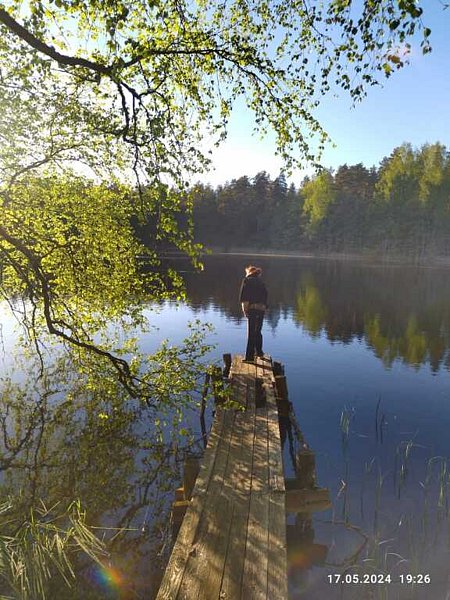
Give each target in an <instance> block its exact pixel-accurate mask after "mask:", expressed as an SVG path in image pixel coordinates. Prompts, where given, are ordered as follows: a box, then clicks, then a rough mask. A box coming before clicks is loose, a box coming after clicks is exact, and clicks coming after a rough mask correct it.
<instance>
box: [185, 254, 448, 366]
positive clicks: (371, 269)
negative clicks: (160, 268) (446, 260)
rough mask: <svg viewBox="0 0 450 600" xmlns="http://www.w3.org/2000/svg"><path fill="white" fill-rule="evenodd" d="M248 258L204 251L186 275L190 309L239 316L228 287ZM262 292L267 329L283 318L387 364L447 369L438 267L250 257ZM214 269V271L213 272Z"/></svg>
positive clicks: (443, 286) (444, 298)
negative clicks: (198, 267) (356, 344)
mask: <svg viewBox="0 0 450 600" xmlns="http://www.w3.org/2000/svg"><path fill="white" fill-rule="evenodd" d="M250 258H252V260H253V261H254V260H255V258H254V257H251V256H249V257H245V256H212V257H207V258H206V259H205V270H204V271H203V272H202V273H198V274H188V275H187V276H186V279H187V295H188V298H189V304H190V306H191V307H192V309H193V310H194V312H199V311H200V310H206V309H208V308H211V307H212V306H214V308H216V309H217V310H219V311H221V312H222V313H224V314H225V315H226V316H227V317H228V318H231V319H233V320H237V321H240V320H241V319H242V315H241V314H240V307H239V303H238V302H237V298H236V291H235V289H234V288H233V286H230V282H233V281H235V282H236V287H237V284H238V282H239V281H240V279H241V277H242V271H243V266H245V265H246V264H247V262H248V261H249V260H250ZM257 260H258V265H260V266H261V267H262V269H263V277H264V280H265V282H266V284H267V287H268V289H269V294H270V296H269V305H270V306H269V312H268V314H267V318H266V322H267V323H268V324H269V326H270V327H271V328H272V329H273V330H275V329H276V328H277V326H278V323H279V322H280V319H285V318H287V317H291V318H292V319H293V321H294V322H295V323H297V324H298V325H299V326H301V327H303V328H304V329H305V330H306V331H307V332H308V333H309V334H310V335H311V336H318V335H320V334H324V335H325V336H326V337H327V339H328V340H329V341H331V342H341V343H344V344H348V343H350V342H352V341H353V340H364V341H365V342H366V344H367V346H368V347H369V348H370V349H372V351H373V352H374V354H375V355H376V356H377V357H378V358H379V359H380V360H382V361H383V363H384V364H385V365H386V366H387V367H390V366H392V364H393V362H394V361H395V360H401V361H403V362H405V363H406V364H409V365H412V366H416V367H419V366H420V365H422V364H425V363H429V364H430V366H431V369H432V370H433V372H437V371H438V370H439V369H440V368H445V369H448V368H449V366H450V355H449V352H448V348H449V346H450V280H449V278H448V276H447V273H448V271H447V270H446V269H445V268H426V267H414V266H405V265H387V266H381V265H374V264H365V263H363V262H362V261H359V262H358V261H353V262H350V261H348V262H345V261H337V260H320V259H316V260H311V259H301V258H286V257H283V258H276V257H267V256H263V257H258V259H257ZM218 273H220V276H218Z"/></svg>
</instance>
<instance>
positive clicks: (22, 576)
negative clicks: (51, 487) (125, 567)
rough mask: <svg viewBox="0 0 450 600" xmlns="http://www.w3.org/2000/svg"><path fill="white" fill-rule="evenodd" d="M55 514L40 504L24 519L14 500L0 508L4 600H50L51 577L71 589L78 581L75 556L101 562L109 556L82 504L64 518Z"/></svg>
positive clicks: (0, 578) (74, 505)
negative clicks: (18, 511) (76, 580)
mask: <svg viewBox="0 0 450 600" xmlns="http://www.w3.org/2000/svg"><path fill="white" fill-rule="evenodd" d="M57 509H58V506H53V507H51V508H47V507H46V506H45V504H44V503H42V502H41V505H40V506H39V507H38V508H33V509H31V510H30V511H29V513H28V515H27V516H26V518H19V517H17V516H15V515H14V505H13V502H12V501H7V502H4V503H3V504H1V505H0V532H1V533H0V598H2V599H5V600H6V599H8V600H9V599H11V600H37V599H39V600H46V599H47V598H48V584H49V582H50V580H51V578H52V577H55V576H58V575H59V576H60V577H61V578H62V580H63V581H64V582H65V584H66V585H67V586H71V584H72V583H73V582H74V580H75V571H74V567H73V558H74V556H75V555H76V554H79V553H84V554H85V555H87V556H88V557H89V558H90V559H92V560H93V561H95V562H98V563H100V561H101V559H102V558H103V557H105V556H106V555H107V552H106V548H105V545H104V544H103V542H102V541H101V540H100V539H98V538H97V537H96V536H95V535H94V534H93V533H92V531H91V530H90V528H89V527H88V526H87V525H86V515H85V512H84V511H83V510H82V509H81V506H80V503H79V502H73V503H72V504H71V505H70V506H69V507H68V508H67V509H66V510H64V511H63V512H62V513H60V514H58V512H57ZM5 532H8V534H6V533H5ZM2 594H3V595H2Z"/></svg>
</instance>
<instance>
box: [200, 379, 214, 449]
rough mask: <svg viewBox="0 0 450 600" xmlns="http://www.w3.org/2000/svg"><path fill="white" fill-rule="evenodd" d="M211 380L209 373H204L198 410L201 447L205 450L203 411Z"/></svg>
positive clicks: (205, 437)
mask: <svg viewBox="0 0 450 600" xmlns="http://www.w3.org/2000/svg"><path fill="white" fill-rule="evenodd" d="M210 380H211V375H210V373H206V375H205V383H204V384H203V392H202V405H201V409H200V427H201V429H202V437H203V446H204V447H205V448H206V446H207V443H208V436H207V433H206V423H205V409H206V396H207V395H208V389H209V382H210Z"/></svg>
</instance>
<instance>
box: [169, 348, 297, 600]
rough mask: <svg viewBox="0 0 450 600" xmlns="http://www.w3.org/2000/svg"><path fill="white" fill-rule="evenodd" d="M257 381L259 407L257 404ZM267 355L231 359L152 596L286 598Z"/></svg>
mask: <svg viewBox="0 0 450 600" xmlns="http://www.w3.org/2000/svg"><path fill="white" fill-rule="evenodd" d="M256 377H259V378H261V380H262V383H263V387H264V391H265V403H264V406H262V407H261V406H260V403H258V406H259V407H258V408H256V406H255V381H256ZM273 379H274V377H273V372H272V368H271V360H270V357H267V358H264V359H258V360H257V361H256V365H254V364H248V363H243V362H242V357H240V356H235V357H233V360H232V364H231V369H230V380H231V384H232V386H233V399H234V400H237V401H239V403H240V404H242V406H245V407H246V410H245V411H235V410H223V409H221V408H219V409H218V410H217V413H216V419H215V422H214V425H213V428H212V430H211V434H210V436H209V441H208V447H207V449H206V452H205V457H204V460H203V462H202V466H201V469H200V473H199V476H198V478H197V481H196V484H195V487H194V491H193V497H192V500H191V503H190V506H189V508H188V510H187V513H186V516H185V518H184V521H183V524H182V526H181V529H180V533H179V536H178V540H177V543H176V545H175V547H174V551H173V553H172V557H171V559H170V561H169V565H168V568H167V570H166V575H165V577H164V579H163V583H162V585H161V588H160V592H159V594H158V597H157V600H169V599H170V600H191V599H192V600H193V599H195V600H216V599H217V600H219V599H220V600H235V599H236V600H239V599H241V600H256V599H258V600H263V599H264V600H273V599H276V600H285V599H287V556H286V528H285V501H284V476H283V472H282V455H281V444H280V434H279V427H278V416H277V408H276V400H275V396H274V393H273V389H272V382H273ZM274 490H275V491H274Z"/></svg>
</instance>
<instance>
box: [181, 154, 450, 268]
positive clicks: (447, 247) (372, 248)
mask: <svg viewBox="0 0 450 600" xmlns="http://www.w3.org/2000/svg"><path fill="white" fill-rule="evenodd" d="M191 201H192V205H193V220H194V233H195V238H196V241H198V242H201V243H203V244H205V245H206V246H210V247H214V248H220V249H223V250H227V249H231V248H252V249H285V250H292V251H293V250H297V251H320V252H361V251H366V252H370V253H373V254H380V255H400V254H401V255H408V256H410V257H416V258H421V257H426V256H429V255H448V254H450V152H449V151H448V150H447V149H446V147H445V146H444V145H442V144H440V143H435V144H426V145H424V146H422V147H421V148H419V149H415V148H413V147H412V146H411V145H410V144H403V145H402V146H400V147H398V148H395V149H394V150H393V152H392V153H391V155H390V156H389V157H387V158H384V159H383V160H382V161H381V163H380V165H379V167H378V168H375V167H372V168H370V169H367V168H366V167H365V166H363V165H362V164H361V163H360V164H357V165H351V166H348V165H343V166H341V167H339V168H338V169H337V170H336V171H333V170H323V171H321V172H320V173H319V174H317V175H316V176H314V177H311V178H308V177H307V178H305V179H304V180H303V182H302V184H301V185H300V187H299V188H296V187H295V185H294V184H291V185H290V186H288V185H287V183H286V179H285V177H284V176H283V175H280V176H279V177H277V178H276V179H275V180H271V178H270V177H269V175H268V174H267V173H266V172H264V171H262V172H260V173H258V174H257V175H256V176H255V177H253V178H249V177H240V178H239V179H234V180H232V181H231V182H230V183H226V184H225V185H223V186H219V187H217V188H216V189H214V188H213V187H211V186H209V185H204V184H201V183H199V184H197V185H195V186H194V187H193V189H192V190H191Z"/></svg>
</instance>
